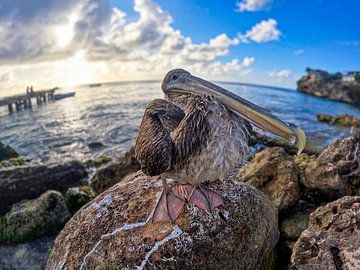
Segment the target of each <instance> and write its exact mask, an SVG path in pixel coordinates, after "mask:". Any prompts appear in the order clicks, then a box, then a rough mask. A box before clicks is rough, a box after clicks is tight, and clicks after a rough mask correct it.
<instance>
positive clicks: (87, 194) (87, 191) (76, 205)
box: [65, 186, 96, 213]
mask: <svg viewBox="0 0 360 270" xmlns="http://www.w3.org/2000/svg"><path fill="white" fill-rule="evenodd" d="M95 196H96V193H95V191H94V190H93V188H92V187H89V186H79V187H72V188H69V189H68V190H67V191H66V193H65V200H66V204H67V206H68V207H69V209H70V211H71V212H72V213H75V212H76V211H77V210H79V209H80V208H81V206H83V205H84V204H86V203H88V202H89V201H91V200H93V199H94V198H95Z"/></svg>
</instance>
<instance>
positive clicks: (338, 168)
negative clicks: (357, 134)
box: [301, 137, 360, 201]
mask: <svg viewBox="0 0 360 270" xmlns="http://www.w3.org/2000/svg"><path fill="white" fill-rule="evenodd" d="M359 147H360V142H359V141H358V140H357V139H354V138H352V137H350V138H346V139H342V140H336V141H334V142H333V143H331V144H330V145H329V146H328V147H327V148H325V149H324V151H323V152H322V153H321V154H320V155H319V156H318V157H317V158H316V159H315V160H311V161H309V162H308V163H307V166H306V168H305V170H304V178H302V179H301V181H302V184H303V185H304V186H305V188H306V191H305V193H306V195H307V196H309V197H312V198H313V199H315V200H325V201H326V200H331V199H337V198H340V197H342V196H345V195H351V194H352V189H353V184H352V182H354V183H355V182H356V181H357V180H359V179H360V178H359V176H360V174H356V173H354V171H355V170H356V169H358V168H359V162H358V160H357V159H359V158H360V157H359V152H358V151H359Z"/></svg>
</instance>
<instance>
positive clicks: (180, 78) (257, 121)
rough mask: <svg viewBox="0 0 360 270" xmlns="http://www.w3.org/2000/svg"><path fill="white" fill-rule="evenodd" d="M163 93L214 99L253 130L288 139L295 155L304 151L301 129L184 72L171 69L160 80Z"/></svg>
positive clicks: (304, 141) (303, 138) (303, 134)
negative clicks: (251, 125) (292, 144)
mask: <svg viewBox="0 0 360 270" xmlns="http://www.w3.org/2000/svg"><path fill="white" fill-rule="evenodd" d="M162 90H163V92H164V93H165V95H166V96H168V97H170V96H172V95H182V94H195V95H210V96H213V97H214V98H216V99H217V100H218V101H219V102H221V103H222V104H223V105H225V106H226V107H227V108H228V109H229V110H231V111H233V112H234V113H236V114H238V115H239V116H241V117H243V118H245V119H246V120H248V121H249V122H250V123H252V124H254V125H255V126H257V127H259V128H261V129H263V130H265V131H268V132H270V133H273V134H275V135H277V136H280V137H284V138H287V139H289V140H290V141H291V142H292V143H294V142H296V144H297V146H298V154H299V153H301V152H302V151H303V150H304V148H305V145H306V137H305V133H304V131H303V130H302V129H301V128H299V127H297V126H295V125H294V124H287V123H285V122H283V121H281V120H280V119H279V118H277V117H276V116H274V115H272V114H271V113H270V112H268V111H267V110H265V109H263V108H261V107H259V106H257V105H255V104H253V103H251V102H250V101H247V100H246V99H243V98H241V97H239V96H237V95H235V94H234V93H232V92H230V91H228V90H226V89H224V88H221V87H220V86H217V85H215V84H213V83H211V82H208V81H206V80H203V79H201V78H199V77H195V76H193V75H191V74H190V72H188V71H186V70H183V69H174V70H171V71H170V72H168V73H167V74H166V76H165V78H164V80H163V83H162Z"/></svg>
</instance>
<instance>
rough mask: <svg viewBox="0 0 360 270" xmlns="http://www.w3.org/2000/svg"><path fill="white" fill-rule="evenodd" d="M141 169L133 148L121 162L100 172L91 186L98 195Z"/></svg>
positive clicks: (118, 161)
mask: <svg viewBox="0 0 360 270" xmlns="http://www.w3.org/2000/svg"><path fill="white" fill-rule="evenodd" d="M139 169H140V164H139V162H138V161H137V160H136V158H135V148H134V147H132V148H131V149H130V150H129V151H128V152H127V153H126V154H125V155H124V156H123V157H121V158H119V160H117V161H115V162H113V163H111V164H109V165H108V166H106V167H104V168H102V169H100V170H98V171H97V172H96V174H95V176H94V177H93V178H92V179H91V180H90V185H91V186H92V187H93V188H94V190H95V191H96V192H97V193H101V192H103V191H105V190H106V189H108V188H109V187H111V186H113V185H114V184H116V183H117V182H119V181H121V179H122V178H123V177H125V176H127V175H129V174H130V173H133V172H136V171H137V170H139Z"/></svg>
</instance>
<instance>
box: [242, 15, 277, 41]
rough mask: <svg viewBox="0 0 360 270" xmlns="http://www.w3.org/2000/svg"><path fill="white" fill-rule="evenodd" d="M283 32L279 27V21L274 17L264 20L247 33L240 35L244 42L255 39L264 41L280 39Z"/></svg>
mask: <svg viewBox="0 0 360 270" xmlns="http://www.w3.org/2000/svg"><path fill="white" fill-rule="evenodd" d="M280 36H281V32H280V30H279V29H277V21H276V20H274V19H271V18H270V19H268V20H263V21H261V22H259V23H258V24H256V25H254V26H253V27H252V28H251V29H250V30H249V31H247V32H246V33H245V35H239V39H240V40H241V41H242V42H249V41H254V42H257V43H264V42H269V41H273V40H278V39H280Z"/></svg>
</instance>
